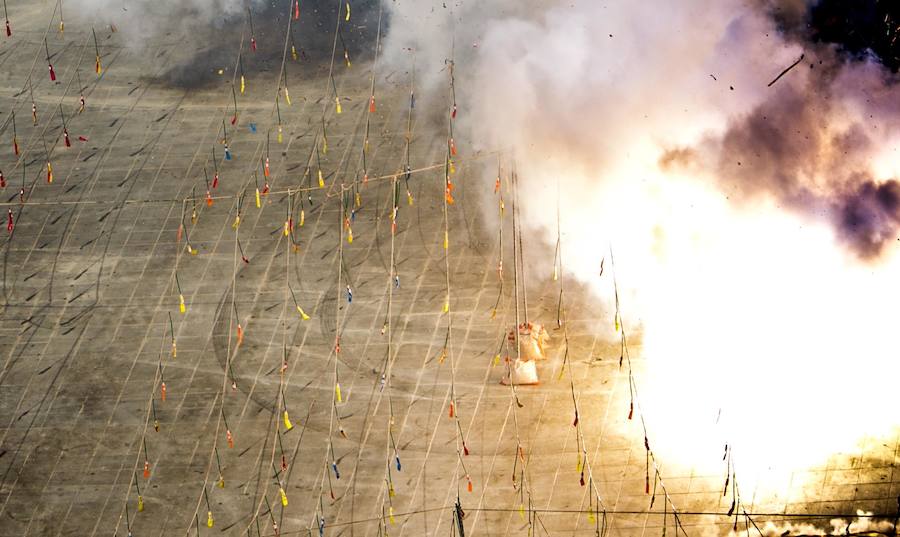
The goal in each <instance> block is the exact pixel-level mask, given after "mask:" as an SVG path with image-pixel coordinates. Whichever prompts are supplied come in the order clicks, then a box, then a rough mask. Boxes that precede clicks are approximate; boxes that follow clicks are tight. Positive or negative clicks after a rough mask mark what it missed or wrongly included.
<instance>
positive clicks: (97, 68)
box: [91, 26, 103, 76]
mask: <svg viewBox="0 0 900 537" xmlns="http://www.w3.org/2000/svg"><path fill="white" fill-rule="evenodd" d="M91 34H92V35H93V36H94V53H95V54H96V59H95V61H94V72H95V73H97V76H100V75H102V74H103V62H102V61H101V57H100V45H99V44H98V43H97V32H95V31H94V27H93V26H91Z"/></svg>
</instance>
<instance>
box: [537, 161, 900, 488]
mask: <svg viewBox="0 0 900 537" xmlns="http://www.w3.org/2000/svg"><path fill="white" fill-rule="evenodd" d="M642 160H644V159H642ZM645 161H646V162H655V160H654V159H652V158H647V159H645ZM538 166H539V172H538V174H537V175H536V179H537V178H544V179H546V178H552V177H554V176H555V175H556V174H555V170H556V169H557V167H558V166H561V163H558V162H557V163H553V162H549V163H542V164H539V165H538ZM544 166H546V167H545V168H544ZM619 167H620V168H622V169H615V170H610V172H609V173H607V174H605V176H604V177H603V178H602V180H599V178H597V177H591V174H592V173H594V172H593V171H587V170H584V171H582V170H577V169H576V170H573V171H572V172H571V173H570V174H568V177H566V178H564V180H565V181H566V182H570V183H569V184H575V185H581V187H584V186H585V185H587V186H588V189H589V190H587V191H585V190H583V189H567V190H564V191H563V193H562V196H563V198H562V199H561V206H562V207H564V208H565V211H564V212H563V214H562V227H563V229H562V233H563V241H564V242H565V243H566V245H567V246H564V248H563V251H564V252H570V253H569V254H567V256H566V257H565V258H564V259H563V262H564V263H565V271H566V273H567V274H575V275H576V276H577V277H578V279H580V280H581V281H582V282H584V283H585V284H587V285H588V287H589V288H590V289H591V290H592V291H593V295H594V296H596V297H599V298H601V299H602V300H608V304H609V305H610V306H609V309H608V310H607V312H608V313H607V315H609V316H611V317H613V319H610V322H609V324H608V325H606V326H608V327H609V328H602V330H604V331H610V332H611V329H612V328H613V327H614V325H615V328H616V332H618V329H619V328H621V329H622V330H623V331H624V333H626V334H627V335H628V337H629V344H630V347H631V358H632V360H635V375H636V385H637V388H638V390H639V392H638V394H637V399H636V403H635V410H636V413H637V412H640V413H641V414H642V415H643V416H644V418H645V419H646V420H647V429H648V431H649V435H650V438H651V440H652V441H653V442H654V452H655V453H656V454H657V455H658V456H659V457H660V458H661V460H663V461H664V462H665V464H666V465H667V472H669V473H671V472H673V471H675V470H674V468H675V467H678V466H681V467H683V468H684V469H687V468H692V469H694V471H698V472H706V471H712V472H719V471H722V468H723V464H724V463H722V462H721V457H722V449H723V446H724V445H725V444H728V445H729V446H731V448H732V452H733V454H734V455H733V456H734V458H733V461H734V468H735V471H736V474H737V475H738V476H740V479H741V487H742V490H745V491H751V490H756V491H757V492H758V493H759V494H766V493H771V494H775V493H777V492H779V491H783V490H784V489H785V487H786V486H788V484H789V483H790V481H789V480H790V479H791V476H792V474H793V473H794V472H797V471H801V470H804V469H806V468H809V467H810V466H813V465H818V464H823V463H825V462H827V459H828V458H829V457H830V456H832V455H833V454H836V453H843V452H847V451H852V450H854V448H855V447H856V446H857V445H858V443H859V442H861V441H864V440H868V441H873V439H876V438H879V437H881V436H886V435H888V434H891V433H892V430H893V428H894V427H896V426H897V425H898V424H900V417H898V415H897V413H896V412H895V411H894V409H895V408H896V406H895V404H894V403H892V402H891V397H892V396H891V393H890V390H879V389H877V384H876V383H875V382H873V373H874V372H877V374H878V376H879V377H881V378H893V376H894V375H897V374H900V363H898V361H897V360H896V359H895V357H893V356H891V351H890V350H889V349H892V348H893V347H894V341H893V339H894V335H893V334H895V333H896V332H895V330H894V329H893V328H892V315H890V313H889V312H890V311H891V310H890V308H891V305H892V304H894V303H896V302H897V300H898V299H900V283H898V282H897V280H896V278H895V277H893V276H892V275H893V274H896V273H897V271H898V270H900V256H897V255H895V253H896V251H888V252H886V253H885V255H884V258H883V259H881V260H879V261H877V262H871V261H869V262H863V261H861V260H859V259H857V258H856V257H854V256H853V255H852V254H849V253H847V252H846V251H845V249H844V248H843V246H842V245H841V244H840V243H838V242H837V240H836V238H835V236H834V234H833V231H832V229H831V227H830V226H828V224H827V222H813V221H808V220H804V219H803V218H802V217H801V216H799V215H796V214H793V213H790V212H786V211H784V210H783V209H782V208H780V207H778V206H777V204H776V203H775V202H772V201H766V200H763V201H760V202H758V203H753V204H748V205H746V206H737V205H736V204H734V203H732V202H731V201H730V200H728V199H727V198H726V196H725V195H724V194H723V193H721V192H720V191H718V190H716V189H714V188H712V187H710V186H709V183H703V182H701V181H700V180H698V179H695V178H688V177H680V176H672V175H671V174H667V175H663V174H662V173H661V172H660V171H658V170H657V169H656V168H655V166H647V165H641V164H634V161H633V160H630V161H629V162H628V163H626V164H620V165H619ZM635 177H640V178H641V180H640V181H635V180H633V178H635ZM562 180H563V178H561V181H562ZM536 182H537V181H532V182H530V183H529V185H534V184H536ZM547 182H552V180H547ZM549 188H552V189H553V190H555V185H553V187H548V189H549ZM530 194H533V195H534V198H535V199H541V200H542V201H541V202H539V203H535V204H534V205H532V206H530V207H529V208H528V212H530V213H531V216H533V217H534V218H538V216H539V214H538V212H539V211H544V212H547V210H546V205H545V203H544V201H543V200H546V199H548V197H549V199H553V198H552V196H554V195H555V192H551V191H549V190H548V192H546V193H544V194H546V195H545V196H541V195H540V193H539V192H530ZM567 197H568V199H567ZM552 212H553V213H554V214H553V218H554V219H555V211H552ZM528 217H529V215H527V214H526V215H525V219H526V221H527V220H528ZM544 218H545V219H547V220H549V218H547V217H546V216H544ZM555 227H556V226H555V222H553V225H552V226H551V225H550V224H549V223H547V225H546V228H547V229H545V232H546V239H547V240H548V242H550V241H552V240H555V231H556V230H555ZM551 229H552V232H551ZM551 233H552V237H551ZM551 243H552V242H551ZM608 245H612V248H613V253H614V255H615V258H614V260H615V273H616V274H615V277H616V279H617V281H618V286H619V297H620V300H621V308H622V309H621V316H618V315H615V314H614V311H613V310H612V306H611V304H612V296H613V284H612V279H611V275H610V272H611V271H610V270H608V269H609V266H610V259H609V255H610V254H609V250H608ZM604 258H605V262H606V267H607V270H606V271H605V273H604V274H603V275H602V276H601V275H600V274H601V271H600V267H601V263H602V262H603V260H604ZM620 321H621V323H622V324H621V326H620V325H619V323H620ZM606 336H607V337H609V338H611V339H615V338H616V337H617V335H616V334H613V333H609V332H607V334H606ZM616 354H618V352H617V353H616ZM610 358H612V356H610ZM641 358H642V359H643V360H640V359H641ZM621 386H622V387H621V388H620V390H624V392H622V391H620V394H622V393H624V394H625V395H623V397H626V396H627V393H628V391H627V390H628V388H627V383H626V382H624V381H623V382H622V383H621ZM623 418H624V413H623ZM625 423H626V424H627V425H626V427H627V428H628V429H629V430H632V431H633V432H634V434H641V433H640V431H639V429H640V422H639V421H638V420H637V419H636V417H635V420H634V421H631V422H627V421H626V422H625ZM798 440H799V441H798ZM703 475H706V474H703ZM794 479H795V482H794V485H795V486H796V477H795V478H794ZM751 487H752V488H751Z"/></svg>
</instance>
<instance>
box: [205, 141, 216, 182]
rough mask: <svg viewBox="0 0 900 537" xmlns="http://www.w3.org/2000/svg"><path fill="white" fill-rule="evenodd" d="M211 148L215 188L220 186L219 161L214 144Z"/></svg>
mask: <svg viewBox="0 0 900 537" xmlns="http://www.w3.org/2000/svg"><path fill="white" fill-rule="evenodd" d="M210 149H211V151H212V163H213V182H212V187H213V189H215V188H217V187H218V186H219V163H218V161H216V147H215V146H213V147H211V148H210ZM204 170H205V168H204Z"/></svg>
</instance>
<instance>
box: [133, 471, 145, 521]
mask: <svg viewBox="0 0 900 537" xmlns="http://www.w3.org/2000/svg"><path fill="white" fill-rule="evenodd" d="M132 477H133V478H134V479H133V480H132V481H133V483H134V488H135V490H136V491H137V499H138V501H137V510H138V513H143V512H144V495H143V494H141V484H140V483H139V482H138V476H137V472H133V473H132Z"/></svg>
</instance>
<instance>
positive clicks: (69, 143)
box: [16, 104, 72, 151]
mask: <svg viewBox="0 0 900 537" xmlns="http://www.w3.org/2000/svg"><path fill="white" fill-rule="evenodd" d="M59 117H60V119H61V120H62V127H63V141H64V142H65V144H66V147H72V141H71V140H70V139H69V128H68V127H67V126H66V115H65V113H63V109H62V104H60V105H59ZM16 145H18V144H16ZM17 151H18V149H17Z"/></svg>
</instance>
